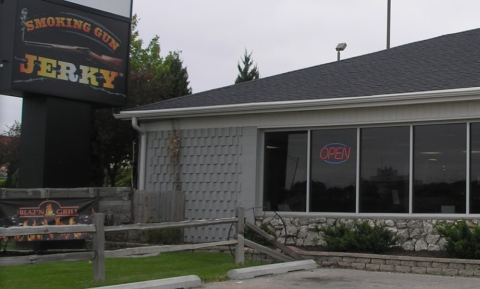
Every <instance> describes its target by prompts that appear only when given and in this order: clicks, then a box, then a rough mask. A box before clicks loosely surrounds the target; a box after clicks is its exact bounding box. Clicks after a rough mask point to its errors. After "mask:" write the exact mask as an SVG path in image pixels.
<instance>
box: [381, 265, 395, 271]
mask: <svg viewBox="0 0 480 289" xmlns="http://www.w3.org/2000/svg"><path fill="white" fill-rule="evenodd" d="M380 271H386V272H395V265H380Z"/></svg>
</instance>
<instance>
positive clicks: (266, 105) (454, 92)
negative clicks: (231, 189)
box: [115, 87, 480, 120]
mask: <svg viewBox="0 0 480 289" xmlns="http://www.w3.org/2000/svg"><path fill="white" fill-rule="evenodd" d="M479 96H480V87H472V88H459V89H448V90H434V91H423V92H409V93H398V94H383V95H372V96H358V97H344V98H331V99H328V98H327V99H313V100H296V101H275V102H259V103H242V104H232V105H215V106H201V107H188V108H172V109H158V110H137V111H121V112H120V113H119V114H116V115H115V118H117V119H123V120H127V119H131V118H132V117H136V118H138V119H142V120H147V119H169V118H185V117H198V116H218V115H226V114H228V115H232V114H246V113H274V112H288V111H299V110H325V109H341V108H358V107H366V106H391V105H402V104H403V105H406V104H422V103H438V102H451V101H455V102H457V101H468V100H474V98H475V97H479Z"/></svg>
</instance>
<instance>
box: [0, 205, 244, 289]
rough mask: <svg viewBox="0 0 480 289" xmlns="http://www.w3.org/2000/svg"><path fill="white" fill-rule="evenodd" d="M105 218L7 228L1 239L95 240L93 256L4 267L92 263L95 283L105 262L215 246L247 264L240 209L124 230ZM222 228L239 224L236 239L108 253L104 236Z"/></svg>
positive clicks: (11, 261) (1, 261)
mask: <svg viewBox="0 0 480 289" xmlns="http://www.w3.org/2000/svg"><path fill="white" fill-rule="evenodd" d="M104 218H105V215H104V214H102V213H97V214H94V215H93V219H92V224H91V225H59V226H52V225H48V226H36V227H8V228H0V237H12V236H22V235H45V234H56V233H57V234H68V233H91V234H92V236H93V242H92V243H93V250H92V251H90V252H77V253H65V254H52V255H30V256H21V257H1V258H0V267H1V266H10V265H24V264H35V263H49V262H60V261H83V260H93V280H94V281H95V282H103V281H105V258H108V257H127V256H141V255H144V256H145V255H152V254H158V253H161V252H175V251H183V250H195V249H201V248H207V247H213V246H226V245H235V263H237V264H243V263H244V262H245V256H244V255H245V250H244V244H245V243H244V237H243V230H244V226H245V223H244V222H245V210H244V208H242V207H239V208H237V217H235V218H224V219H216V220H195V221H182V222H168V223H149V224H145V223H139V224H132V225H121V226H104ZM221 224H236V228H237V234H236V239H234V240H227V241H220V242H211V243H202V244H186V245H171V246H168V245H167V246H149V247H136V248H128V249H121V250H114V251H105V232H117V231H128V230H140V231H144V230H158V229H167V228H192V227H201V226H212V225H221Z"/></svg>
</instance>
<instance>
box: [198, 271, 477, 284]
mask: <svg viewBox="0 0 480 289" xmlns="http://www.w3.org/2000/svg"><path fill="white" fill-rule="evenodd" d="M202 288H206V289H226V288H238V289H242V288H252V289H253V288H255V289H297V288H301V289H319V288H321V289H353V288H359V289H452V288H455V289H469V288H471V289H473V288H475V289H476V288H480V278H466V277H447V276H433V275H419V274H402V273H388V272H369V271H360V270H348V269H330V268H318V269H315V270H310V271H299V272H292V273H286V274H280V275H274V276H265V277H257V278H254V279H248V280H241V281H238V280H230V281H225V282H216V283H207V284H203V286H202Z"/></svg>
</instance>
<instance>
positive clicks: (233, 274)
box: [227, 260, 317, 280]
mask: <svg viewBox="0 0 480 289" xmlns="http://www.w3.org/2000/svg"><path fill="white" fill-rule="evenodd" d="M316 268H317V263H315V261H314V260H303V261H293V262H285V263H278V264H271V265H263V266H256V267H249V268H242V269H233V270H230V271H228V274H227V276H228V278H230V279H233V280H242V279H251V278H255V277H258V276H264V275H275V274H282V273H288V272H292V271H300V270H311V269H316Z"/></svg>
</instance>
